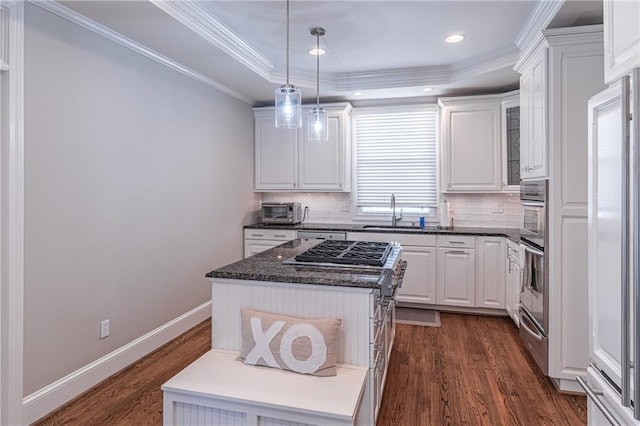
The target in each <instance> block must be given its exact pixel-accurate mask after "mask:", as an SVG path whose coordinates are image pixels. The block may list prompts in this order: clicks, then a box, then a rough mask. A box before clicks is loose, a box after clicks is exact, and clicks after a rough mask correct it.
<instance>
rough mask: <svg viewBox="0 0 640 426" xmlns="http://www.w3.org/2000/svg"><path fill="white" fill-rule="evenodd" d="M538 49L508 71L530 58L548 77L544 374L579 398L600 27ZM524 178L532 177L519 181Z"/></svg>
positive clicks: (550, 37) (600, 83) (546, 35)
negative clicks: (591, 104) (591, 107)
mask: <svg viewBox="0 0 640 426" xmlns="http://www.w3.org/2000/svg"><path fill="white" fill-rule="evenodd" d="M537 43H538V44H537V45H536V46H535V47H533V48H531V49H529V48H527V49H525V50H524V52H525V54H524V55H523V57H522V58H520V59H519V60H518V62H517V63H516V66H515V69H516V70H517V71H519V72H521V73H523V72H524V71H527V70H529V69H530V68H531V67H532V65H531V64H536V63H539V62H540V60H539V59H537V58H540V57H546V58H547V65H546V69H543V70H541V74H546V75H547V77H548V79H547V81H546V90H545V94H544V96H543V98H544V99H545V100H546V105H543V110H544V114H543V119H544V121H545V123H546V124H545V128H546V141H547V143H548V145H547V148H548V158H547V162H548V164H547V169H548V173H547V174H546V176H538V177H547V178H548V179H549V190H548V194H547V203H546V208H547V218H548V220H547V224H548V225H547V235H548V236H549V237H548V240H547V242H546V244H545V256H546V257H547V259H548V268H547V270H548V271H549V277H548V280H549V281H548V282H549V302H548V308H549V332H548V333H549V334H548V338H549V369H548V370H549V377H551V378H552V380H554V381H555V384H556V386H557V387H558V388H559V389H560V390H578V389H579V388H578V387H577V386H576V382H575V379H576V377H577V376H585V375H586V369H587V364H588V356H587V354H588V351H587V336H588V318H587V291H586V282H587V265H588V262H587V213H588V209H587V201H588V173H587V168H588V150H587V145H588V144H587V141H588V132H589V129H590V128H591V126H590V123H589V122H588V100H589V98H590V97H592V96H593V95H595V94H596V93H598V92H599V91H601V90H602V89H603V88H604V67H603V57H604V43H603V34H602V25H589V26H583V27H571V28H555V29H550V30H545V31H543V34H542V36H541V39H540V40H539V41H538V42H537ZM543 63H544V61H543ZM528 74H530V72H528ZM524 75H525V74H523V76H524ZM523 93H526V90H524V89H523V88H521V90H520V96H521V108H522V105H523V102H524V99H523V97H522V96H523ZM529 105H532V104H531V103H529ZM521 112H522V111H521ZM533 115H535V114H532V113H529V114H527V117H529V118H530V117H532V116H533ZM529 124H530V123H528V121H527V120H523V121H522V123H521V129H522V130H521V139H523V142H522V145H523V146H524V145H525V143H524V135H525V134H526V135H529V136H531V131H530V130H531V129H528V130H527V127H531V126H530V125H529ZM536 143H537V141H536ZM523 158H524V156H523ZM527 178H531V175H529V176H525V175H523V179H527Z"/></svg>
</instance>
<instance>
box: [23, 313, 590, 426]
mask: <svg viewBox="0 0 640 426" xmlns="http://www.w3.org/2000/svg"><path fill="white" fill-rule="evenodd" d="M441 321H442V326H441V327H439V328H433V327H420V326H415V325H403V324H398V326H397V336H396V344H395V346H394V349H393V353H392V355H391V360H390V364H389V373H388V379H387V380H388V381H387V385H386V389H385V392H384V398H383V402H382V408H381V410H380V416H379V420H378V426H381V425H403V426H418V425H438V426H439V425H532V426H533V425H535V426H538V425H563V426H564V425H584V424H586V417H587V414H586V398H585V397H581V396H568V395H561V394H559V393H558V392H557V391H556V390H555V388H554V387H553V384H552V383H551V381H550V380H549V379H548V378H546V377H543V376H541V375H540V374H539V373H538V372H537V371H536V366H535V364H534V363H533V361H532V360H531V359H530V358H529V357H528V355H527V354H526V353H525V351H524V348H523V346H522V345H521V344H520V340H519V338H518V335H517V329H516V328H515V326H514V325H513V324H512V323H511V320H509V319H507V318H495V317H483V316H474V315H456V314H444V313H442V314H441ZM210 327H211V324H210V322H209V321H205V322H203V323H202V324H200V325H198V326H197V327H195V328H194V329H192V330H190V331H188V332H187V333H185V334H184V335H182V336H180V337H179V338H178V339H176V340H174V341H172V342H170V343H168V344H167V345H165V346H164V347H162V348H160V349H159V350H158V351H156V352H154V353H153V354H151V355H150V356H148V357H146V358H144V359H142V360H140V361H138V362H137V363H136V364H134V365H133V366H131V367H129V368H127V369H126V370H123V371H122V372H120V373H118V374H117V375H115V376H113V377H111V378H109V379H107V380H106V381H105V382H103V383H101V384H99V385H98V386H96V387H95V388H93V389H91V390H90V391H88V392H87V393H86V394H85V395H81V396H80V397H78V398H76V400H74V401H72V402H71V403H70V404H68V405H66V406H65V407H62V408H61V409H59V410H58V411H56V412H54V413H52V414H51V415H49V416H47V417H46V418H44V419H41V420H40V421H38V422H36V423H35V424H37V425H61V424H65V425H141V426H142V425H161V424H162V392H161V391H160V386H161V385H162V383H164V382H165V381H167V380H168V379H169V378H171V377H172V376H173V375H174V374H176V373H177V372H178V371H180V370H182V369H183V368H184V367H186V366H187V365H188V364H189V363H190V362H191V361H193V360H195V359H196V358H198V357H199V356H200V355H202V354H203V353H204V352H206V351H207V350H209V349H210V347H211V339H210Z"/></svg>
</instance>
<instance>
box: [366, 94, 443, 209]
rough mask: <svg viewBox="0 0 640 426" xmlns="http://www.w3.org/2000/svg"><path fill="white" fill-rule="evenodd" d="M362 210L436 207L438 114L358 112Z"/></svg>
mask: <svg viewBox="0 0 640 426" xmlns="http://www.w3.org/2000/svg"><path fill="white" fill-rule="evenodd" d="M354 115H355V121H354V125H355V139H356V158H357V164H356V169H357V171H356V180H357V191H358V207H362V208H366V207H386V206H389V200H390V197H391V194H395V196H396V206H398V207H410V208H411V207H415V208H420V207H435V206H436V204H437V202H438V194H437V176H438V173H437V164H438V162H437V151H436V146H437V144H436V128H437V109H436V106H435V105H424V106H420V107H416V106H412V107H394V108H389V107H386V108H367V109H366V110H361V111H354Z"/></svg>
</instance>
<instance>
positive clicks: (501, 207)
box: [493, 204, 504, 213]
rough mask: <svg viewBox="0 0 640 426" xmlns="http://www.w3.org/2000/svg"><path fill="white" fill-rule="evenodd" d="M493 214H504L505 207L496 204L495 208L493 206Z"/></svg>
mask: <svg viewBox="0 0 640 426" xmlns="http://www.w3.org/2000/svg"><path fill="white" fill-rule="evenodd" d="M493 212H494V213H504V205H502V204H496V205H495V206H493Z"/></svg>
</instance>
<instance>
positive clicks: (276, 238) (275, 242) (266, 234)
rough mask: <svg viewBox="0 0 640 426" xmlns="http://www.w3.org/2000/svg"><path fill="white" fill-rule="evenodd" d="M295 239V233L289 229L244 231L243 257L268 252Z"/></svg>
mask: <svg viewBox="0 0 640 426" xmlns="http://www.w3.org/2000/svg"><path fill="white" fill-rule="evenodd" d="M295 238H296V231H294V230H290V229H249V228H248V229H245V230H244V257H245V258H247V257H250V256H253V255H254V254H258V253H261V252H263V251H265V250H269V249H270V248H273V247H275V246H279V245H280V244H282V243H286V242H287V241H291V240H294V239H295Z"/></svg>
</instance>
